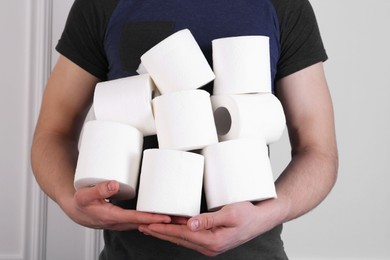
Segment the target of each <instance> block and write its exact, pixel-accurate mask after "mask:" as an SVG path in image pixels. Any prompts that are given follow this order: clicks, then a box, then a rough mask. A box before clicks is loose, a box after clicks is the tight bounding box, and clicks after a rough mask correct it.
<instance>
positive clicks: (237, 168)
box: [202, 138, 276, 210]
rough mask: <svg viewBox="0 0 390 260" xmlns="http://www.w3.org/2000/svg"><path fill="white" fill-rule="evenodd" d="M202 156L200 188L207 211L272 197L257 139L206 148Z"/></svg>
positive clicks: (263, 147) (264, 156)
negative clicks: (203, 164) (203, 194)
mask: <svg viewBox="0 0 390 260" xmlns="http://www.w3.org/2000/svg"><path fill="white" fill-rule="evenodd" d="M202 154H203V155H204V157H205V173H204V189H205V195H206V201H207V207H208V209H209V210H217V209H219V208H220V207H222V206H224V205H227V204H231V203H235V202H240V201H260V200H264V199H269V198H274V197H276V192H275V185H274V181H273V175H272V170H271V164H270V161H269V158H268V149H267V146H266V144H265V141H264V140H263V139H261V138H255V139H253V138H245V139H238V140H231V141H226V142H221V143H218V144H214V145H210V146H208V147H206V148H205V149H203V151H202Z"/></svg>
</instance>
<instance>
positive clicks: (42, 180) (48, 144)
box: [31, 132, 78, 204]
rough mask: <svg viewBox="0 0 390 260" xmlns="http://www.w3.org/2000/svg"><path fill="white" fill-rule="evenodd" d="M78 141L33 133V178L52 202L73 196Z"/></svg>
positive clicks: (57, 135)
mask: <svg viewBox="0 0 390 260" xmlns="http://www.w3.org/2000/svg"><path fill="white" fill-rule="evenodd" d="M77 156H78V149H77V141H76V140H73V139H70V138H66V137H64V136H63V135H60V134H57V133H47V132H45V133H39V132H38V133H36V135H35V137H34V141H33V145H32V153H31V162H32V169H33V172H34V175H35V178H36V180H37V182H38V184H39V185H40V187H41V188H42V190H43V191H44V192H45V193H46V194H47V195H48V196H49V197H50V198H51V199H53V200H54V201H56V202H57V203H59V204H61V203H60V202H61V201H60V200H61V199H65V198H69V197H70V196H73V194H74V192H75V189H74V186H73V179H74V172H75V168H76V163H77Z"/></svg>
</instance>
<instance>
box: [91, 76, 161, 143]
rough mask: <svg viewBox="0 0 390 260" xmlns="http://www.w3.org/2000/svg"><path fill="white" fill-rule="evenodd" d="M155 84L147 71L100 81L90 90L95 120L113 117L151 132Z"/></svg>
mask: <svg viewBox="0 0 390 260" xmlns="http://www.w3.org/2000/svg"><path fill="white" fill-rule="evenodd" d="M155 90H156V88H155V85H154V83H153V81H152V79H151V78H150V76H149V75H148V74H142V75H137V76H132V77H126V78H121V79H116V80H111V81H105V82H100V83H98V84H97V85H96V88H95V94H94V109H95V116H96V119H97V120H107V121H117V122H121V123H126V124H129V125H131V126H133V127H136V128H137V129H138V130H140V131H141V132H142V133H143V135H144V136H148V135H155V134H156V126H155V123H154V117H153V111H152V103H151V101H152V98H153V95H154V92H155Z"/></svg>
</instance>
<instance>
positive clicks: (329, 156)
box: [139, 63, 338, 256]
mask: <svg viewBox="0 0 390 260" xmlns="http://www.w3.org/2000/svg"><path fill="white" fill-rule="evenodd" d="M277 90H278V96H279V98H280V100H281V102H282V104H283V106H284V109H285V113H286V118H287V126H288V130H289V135H290V141H291V146H292V160H291V162H290V164H289V165H288V167H287V168H286V169H285V170H284V172H283V173H282V174H281V176H280V177H279V178H278V180H277V181H276V189H277V194H278V198H277V199H271V200H266V201H263V202H259V203H257V204H256V205H253V204H252V203H249V202H240V203H235V204H231V205H227V206H225V207H223V208H222V209H221V210H219V211H217V212H213V213H205V214H201V215H199V216H196V217H193V218H191V219H189V221H188V222H187V223H184V224H183V225H171V224H168V225H164V224H152V225H149V226H140V228H139V229H140V230H141V231H142V232H144V233H146V234H150V235H153V236H156V237H158V238H161V239H165V240H168V241H171V242H173V243H176V244H180V245H183V246H185V247H188V248H192V249H194V250H197V251H199V252H201V253H203V254H206V255H211V256H214V255H218V254H220V253H222V252H224V251H227V250H229V249H231V248H234V247H236V246H238V245H240V244H243V243H244V242H246V241H248V240H250V239H252V238H254V237H256V236H258V235H260V234H262V233H264V232H266V231H268V230H270V229H272V228H273V227H275V226H276V225H279V224H281V223H284V222H286V221H289V220H291V219H294V218H297V217H299V216H301V215H303V214H305V213H306V212H308V211H310V210H311V209H313V208H314V207H315V206H317V205H318V204H319V203H320V202H321V201H322V200H323V199H324V198H325V197H326V196H327V194H328V193H329V191H330V190H331V188H332V187H333V185H334V183H335V180H336V175H337V167H338V156H337V147H336V138H335V130H334V120H333V108H332V102H331V98H330V95H329V91H328V87H327V83H326V80H325V76H324V71H323V65H322V63H318V64H315V65H313V66H311V67H308V68H306V69H303V70H301V71H298V72H296V73H294V74H292V75H290V76H288V77H286V78H283V79H281V80H280V81H279V82H278V84H277ZM194 231H196V232H194ZM183 238H184V239H183Z"/></svg>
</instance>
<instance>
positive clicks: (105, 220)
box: [63, 181, 171, 231]
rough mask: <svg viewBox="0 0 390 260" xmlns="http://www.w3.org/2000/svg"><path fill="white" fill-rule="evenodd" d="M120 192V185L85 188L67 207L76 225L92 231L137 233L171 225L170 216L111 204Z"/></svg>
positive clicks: (113, 182) (67, 211)
mask: <svg viewBox="0 0 390 260" xmlns="http://www.w3.org/2000/svg"><path fill="white" fill-rule="evenodd" d="M118 191H119V184H118V182H116V181H107V182H103V183H100V184H98V185H96V186H94V187H88V188H82V189H79V190H78V191H77V192H76V193H75V194H74V197H73V198H72V199H71V200H70V201H69V202H68V203H65V204H63V207H64V210H65V212H66V213H67V214H68V215H69V217H70V218H72V219H73V220H74V221H75V222H77V223H79V224H81V225H83V226H86V227H90V228H102V229H112V230H118V231H122V230H130V229H136V228H137V227H138V226H139V225H141V224H143V225H145V224H151V223H170V222H171V219H170V217H169V216H164V215H158V214H150V213H143V212H138V211H135V210H126V209H122V208H120V207H117V206H115V205H113V204H111V203H109V202H107V200H106V199H108V198H110V197H111V196H113V195H114V194H116V193H117V192H118Z"/></svg>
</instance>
